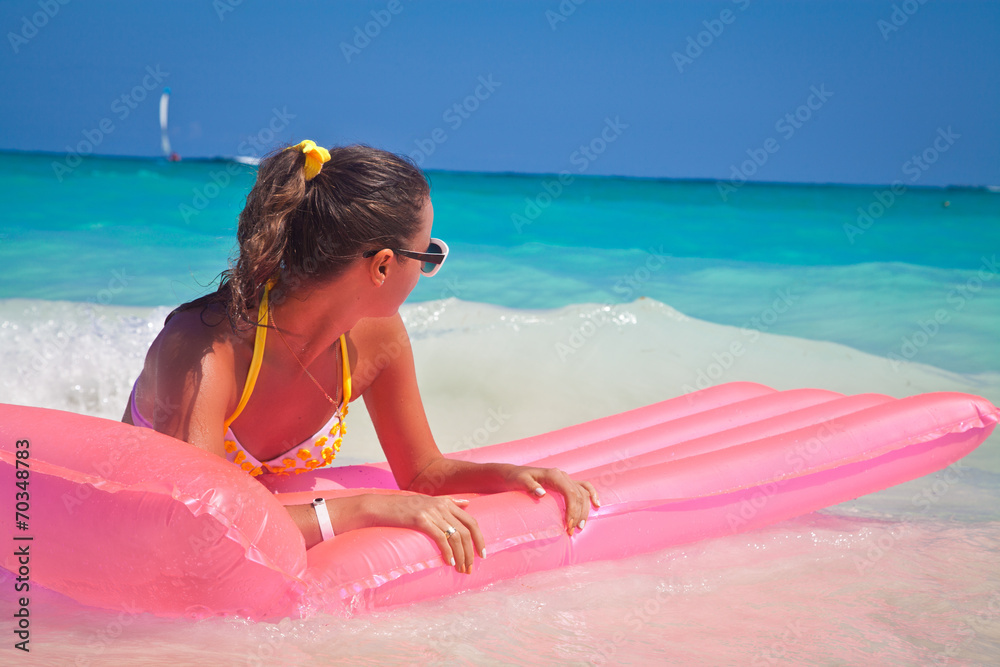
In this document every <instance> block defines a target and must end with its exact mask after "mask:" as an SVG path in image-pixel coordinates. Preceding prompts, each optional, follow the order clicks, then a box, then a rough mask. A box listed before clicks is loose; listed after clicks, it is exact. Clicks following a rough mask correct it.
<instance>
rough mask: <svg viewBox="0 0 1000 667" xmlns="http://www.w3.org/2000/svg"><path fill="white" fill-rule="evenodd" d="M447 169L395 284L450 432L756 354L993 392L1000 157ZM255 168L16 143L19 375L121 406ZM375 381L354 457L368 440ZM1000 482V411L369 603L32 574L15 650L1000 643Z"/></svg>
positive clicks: (103, 408) (83, 404)
mask: <svg viewBox="0 0 1000 667" xmlns="http://www.w3.org/2000/svg"><path fill="white" fill-rule="evenodd" d="M54 164H59V165H62V167H65V168H66V169H63V168H59V169H56V168H54V167H53V165H54ZM429 177H430V180H431V183H432V199H433V202H434V207H435V227H434V234H435V236H439V237H441V238H443V239H445V240H446V241H447V242H448V243H449V245H450V246H451V256H450V257H449V259H448V263H447V264H446V265H445V267H444V268H443V269H442V270H441V272H440V273H439V274H438V275H437V276H435V277H434V278H431V279H422V280H421V281H420V284H419V285H418V287H417V288H416V290H415V291H414V293H413V294H412V295H411V297H410V300H409V302H408V303H407V304H406V305H404V308H403V315H404V319H405V321H406V323H407V327H408V328H409V330H410V334H411V337H412V338H413V339H414V346H415V353H416V357H417V366H418V368H417V370H418V376H419V380H420V385H421V390H422V394H423V396H424V401H425V404H426V407H427V412H428V415H429V418H430V421H431V424H432V428H433V430H434V433H435V437H436V439H437V440H438V442H439V444H440V445H441V447H442V449H443V450H445V451H452V450H455V449H458V448H461V447H466V446H468V443H469V438H470V435H472V436H473V437H478V435H476V434H478V433H481V432H483V429H482V428H479V427H480V426H481V425H482V423H483V420H484V419H485V418H486V415H487V414H488V411H489V410H496V409H497V408H501V409H503V410H504V411H505V414H510V415H511V417H510V419H509V420H508V421H507V422H506V423H505V424H503V427H502V428H500V429H499V430H498V432H497V433H495V434H492V435H491V436H490V439H489V440H484V441H482V442H480V441H479V440H475V443H476V444H489V443H492V442H499V441H503V440H509V439H514V438H517V437H520V436H523V435H528V434H531V433H539V432H543V431H547V430H551V429H554V428H558V427H561V426H564V425H568V424H571V423H576V422H580V421H584V420H586V419H590V418H593V417H597V416H602V415H606V414H612V413H615V412H619V411H621V410H625V409H628V408H631V407H637V406H639V405H644V404H648V403H652V402H655V401H658V400H663V399H666V398H671V397H673V396H677V395H679V394H682V393H685V392H687V391H691V390H693V389H696V388H699V387H703V386H708V385H709V384H716V383H719V382H728V381H736V380H750V381H756V382H761V383H763V384H767V385H770V386H774V387H776V388H779V389H785V388H791V387H797V386H802V387H804V386H814V387H823V388H828V389H833V390H836V391H841V392H844V393H863V392H880V393H886V394H890V395H894V396H905V395H910V394H915V393H920V392H928V391H966V392H971V393H977V394H980V395H983V396H985V397H986V398H988V399H990V400H991V401H993V402H994V403H995V404H998V403H1000V346H998V343H997V341H998V339H1000V265H998V255H1000V188H977V189H973V188H917V187H911V186H910V183H909V181H908V177H907V176H906V175H905V174H903V173H900V175H899V177H900V181H899V182H898V183H896V184H895V186H893V184H891V183H890V184H881V185H872V186H868V187H856V186H852V187H846V186H837V185H786V184H754V183H748V184H745V185H743V186H742V187H739V188H736V189H735V191H724V190H722V189H720V187H719V186H718V184H716V183H715V182H708V181H704V182H703V181H665V180H652V179H622V178H608V177H583V176H578V175H573V176H567V175H564V176H563V177H562V178H560V177H559V175H547V176H545V175H543V176H538V175H530V176H529V175H518V174H472V173H452V172H431V173H430V174H429ZM253 178H254V168H253V167H251V166H247V165H243V164H238V163H235V162H227V161H223V160H217V161H184V162H180V163H166V162H163V161H157V160H145V159H111V158H96V157H92V158H84V159H83V160H82V161H81V162H80V163H79V164H71V163H68V162H67V161H66V158H65V156H62V155H53V154H28V153H0V201H3V213H2V215H0V263H2V265H3V266H4V268H5V271H4V280H2V281H0V360H2V368H3V372H2V374H0V376H2V379H0V402H7V403H22V404H30V405H41V406H46V407H51V408H59V409H65V410H73V411H77V412H83V413H86V414H91V415H94V416H99V417H107V418H112V419H117V418H119V417H120V415H121V412H122V410H123V408H124V406H125V400H126V398H127V396H128V391H129V389H130V387H131V383H132V381H133V380H134V379H135V377H136V375H137V374H138V370H139V368H140V367H141V364H142V359H143V355H144V353H145V349H146V347H147V346H148V345H149V342H150V341H151V340H152V338H153V337H154V336H155V335H156V333H157V331H158V330H159V327H160V326H161V325H162V320H163V317H164V315H165V314H166V313H167V312H169V309H170V308H171V307H172V306H174V305H176V304H178V303H180V302H182V301H186V300H189V299H192V298H194V297H196V296H199V295H200V294H203V293H204V292H205V291H207V290H208V289H210V285H211V283H212V281H213V280H214V279H215V278H216V277H217V276H218V274H219V272H220V271H222V270H224V269H225V268H226V266H227V261H228V258H229V257H230V255H231V253H232V252H233V249H234V242H235V238H234V235H235V223H236V216H237V214H238V212H239V210H240V208H241V206H242V203H243V201H244V198H245V196H246V193H247V192H248V190H249V188H250V186H251V184H252V182H253ZM748 334H749V336H748ZM751 339H752V341H753V342H752V344H748V345H746V353H745V354H744V355H742V356H740V357H733V356H732V355H729V354H728V353H727V352H726V350H728V349H730V344H731V342H732V341H735V340H743V341H747V340H751ZM360 403H361V402H360V401H359V402H358V406H359V407H358V409H357V410H354V409H353V405H352V414H351V418H352V420H354V425H355V426H356V428H352V431H351V435H352V436H353V441H352V442H351V443H345V447H344V450H343V455H344V457H345V460H346V461H347V462H361V461H365V460H373V459H376V458H378V457H379V454H380V451H379V448H378V443H377V440H376V439H375V438H374V434H373V433H372V430H371V427H370V425H366V424H365V420H366V419H367V416H366V414H365V413H364V410H363V407H362V406H361V405H360ZM463 443H464V444H463ZM928 493H929V494H931V495H929V496H928V495H927V494H928ZM918 497H922V498H932V499H933V502H931V503H929V504H928V503H926V502H922V503H917V502H916V501H915V500H914V499H915V498H918ZM998 501H1000V437H998V435H997V434H994V436H992V437H991V438H990V439H989V440H987V441H986V442H985V443H984V444H983V445H982V446H981V447H980V448H979V449H978V450H977V451H976V452H974V453H973V454H971V455H970V456H969V457H967V458H966V459H965V460H964V461H963V462H962V466H961V467H960V468H958V469H957V470H954V469H953V470H950V471H946V472H945V473H941V474H940V475H938V476H932V477H928V478H925V479H922V480H915V481H913V482H910V483H908V484H904V485H901V486H899V487H895V488H894V489H889V490H886V491H884V492H881V493H878V494H873V495H871V496H867V497H864V498H861V499H858V500H856V501H852V502H850V503H845V504H842V505H838V506H836V507H833V508H830V509H828V510H825V511H824V512H820V513H816V514H813V515H809V516H806V517H803V518H800V519H797V520H794V521H790V522H785V523H783V524H779V525H777V526H773V527H771V528H769V529H767V530H763V531H757V532H754V533H749V534H744V535H735V536H731V537H727V538H724V539H720V540H713V541H710V542H706V543H698V544H693V545H687V546H684V547H679V548H674V549H669V550H666V551H663V552H657V553H654V554H649V555H647V556H642V557H639V558H635V559H627V560H623V561H617V562H613V563H593V564H589V565H585V566H578V567H574V568H567V569H565V570H560V571H557V572H549V573H540V574H537V575H532V576H531V577H526V578H524V579H520V580H516V581H511V582H505V583H503V584H498V585H497V586H494V587H491V588H490V589H489V590H486V591H479V592H474V593H468V594H464V595H460V596H454V597H451V598H446V599H443V600H438V601H432V602H428V603H423V604H420V605H415V606H413V607H408V608H404V609H397V610H393V611H389V612H380V613H378V614H372V615H366V616H360V617H356V618H339V617H333V616H328V615H323V614H319V615H316V616H312V617H309V618H304V619H286V620H285V621H282V622H281V623H280V624H270V623H258V624H253V623H248V622H245V621H243V620H240V619H209V620H205V621H197V622H195V621H164V620H160V619H155V618H153V617H150V616H147V615H139V616H135V617H131V616H130V617H128V618H127V619H126V620H127V622H124V621H122V620H121V618H120V616H121V615H120V614H116V613H111V612H107V611H102V610H94V609H88V608H85V607H81V606H79V605H77V604H76V603H73V602H72V601H69V600H66V599H65V598H62V597H61V596H59V595H57V594H54V593H50V592H46V591H42V592H40V593H39V594H37V596H36V597H35V598H33V604H35V605H36V606H35V608H34V611H35V613H36V618H35V625H34V626H33V627H34V628H35V632H36V633H37V634H35V635H34V636H35V637H37V642H38V647H39V648H38V655H37V656H35V655H33V656H31V659H32V660H33V661H34V660H37V661H38V662H29V663H27V664H60V665H61V664H142V665H153V664H171V665H176V664H213V665H214V664H234V665H235V664H239V665H247V664H268V665H311V664H328V663H329V662H331V661H337V663H338V664H445V663H448V664H476V665H479V664H538V662H559V663H564V664H622V663H632V664H653V663H655V664H678V665H689V664H706V665H708V664H712V665H715V664H751V665H773V664H807V665H832V664H880V665H889V664H892V665H910V664H962V665H978V664H996V663H997V662H1000V510H998V509H997V508H998V507H1000V502H998ZM5 576H6V575H5ZM0 591H2V592H0V603H2V604H0V613H3V612H5V611H6V609H7V607H8V606H9V605H11V604H12V595H13V594H12V592H11V591H12V586H11V585H10V582H9V577H7V578H4V577H0ZM112 635H113V636H112ZM428 638H430V639H428ZM0 650H4V651H6V649H0ZM19 658H20V656H19Z"/></svg>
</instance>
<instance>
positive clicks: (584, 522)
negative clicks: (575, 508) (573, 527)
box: [577, 519, 587, 530]
mask: <svg viewBox="0 0 1000 667" xmlns="http://www.w3.org/2000/svg"><path fill="white" fill-rule="evenodd" d="M577 525H578V526H579V527H580V530H583V527H584V526H586V525H587V520H586V519H580V523H578V524H577Z"/></svg>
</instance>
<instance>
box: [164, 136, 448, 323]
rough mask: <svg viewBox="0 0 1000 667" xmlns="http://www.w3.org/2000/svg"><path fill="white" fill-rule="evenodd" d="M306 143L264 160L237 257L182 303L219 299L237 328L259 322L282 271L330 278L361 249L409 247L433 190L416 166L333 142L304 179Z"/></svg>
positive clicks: (300, 277) (242, 219)
mask: <svg viewBox="0 0 1000 667" xmlns="http://www.w3.org/2000/svg"><path fill="white" fill-rule="evenodd" d="M307 143H308V144H311V143H312V142H303V144H299V146H296V147H295V148H297V149H300V150H278V151H276V152H273V153H271V154H270V155H268V156H267V157H266V158H264V160H262V161H261V163H260V166H259V168H258V171H257V182H256V183H255V184H254V186H253V189H251V190H250V194H249V195H247V201H246V206H245V207H244V209H243V211H242V212H240V216H239V224H238V227H237V231H236V240H237V244H238V247H239V251H238V254H237V256H236V258H235V260H234V261H233V262H232V263H231V265H230V268H229V269H228V270H226V271H224V272H223V274H222V279H221V281H220V284H219V288H218V290H216V292H215V293H213V294H211V295H208V296H206V297H203V298H201V299H197V300H196V301H193V302H191V303H189V304H185V306H182V308H185V307H192V306H194V305H199V304H204V305H207V302H215V303H220V304H224V305H225V308H226V314H227V316H228V318H229V321H230V323H231V324H232V326H233V328H234V329H236V328H238V327H241V326H255V325H256V324H257V317H256V315H257V313H256V308H257V303H258V301H259V300H260V296H261V293H262V291H263V288H264V285H265V284H266V283H267V281H268V280H270V279H271V278H275V277H277V276H278V274H279V273H284V274H285V275H286V276H289V277H290V278H292V279H293V280H294V281H295V282H298V283H302V282H309V281H322V280H328V279H330V278H334V277H336V276H337V275H340V274H341V273H343V271H345V270H346V269H347V267H348V266H349V265H350V264H351V262H353V261H355V260H356V259H357V258H358V257H360V256H361V254H362V253H363V252H364V251H366V250H371V249H375V250H379V249H381V248H385V247H404V246H405V245H406V244H407V242H408V241H410V240H411V239H412V238H413V237H414V236H415V235H416V233H417V231H418V230H419V225H420V221H419V214H420V209H421V208H422V207H423V205H424V201H425V200H426V198H427V196H428V195H429V193H430V185H429V184H428V182H427V179H426V177H425V176H424V174H423V173H422V172H421V171H420V169H419V168H418V167H417V166H416V165H414V164H413V163H412V162H410V161H408V160H407V159H406V158H403V157H401V156H398V155H394V154H392V153H388V152H386V151H382V150H379V149H377V148H371V147H369V146H361V145H355V146H344V147H340V148H333V149H331V150H330V151H329V156H330V158H329V160H328V161H324V163H321V164H320V166H321V169H319V171H318V172H316V173H311V176H312V178H310V179H309V180H308V181H307V180H306V166H307V160H308V159H309V156H308V155H307V154H305V153H303V152H302V150H304V149H301V147H302V146H303V145H304V144H307ZM313 147H314V148H313V149H311V150H310V151H309V152H312V153H314V152H315V145H314V144H313ZM323 152H325V151H323ZM314 166H315V164H310V167H314ZM313 171H314V170H313V169H310V172H313Z"/></svg>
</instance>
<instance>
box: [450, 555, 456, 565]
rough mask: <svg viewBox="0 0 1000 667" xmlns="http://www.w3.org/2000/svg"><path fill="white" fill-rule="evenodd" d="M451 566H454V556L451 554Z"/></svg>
mask: <svg viewBox="0 0 1000 667" xmlns="http://www.w3.org/2000/svg"><path fill="white" fill-rule="evenodd" d="M451 566H452V567H455V557H454V556H452V558H451Z"/></svg>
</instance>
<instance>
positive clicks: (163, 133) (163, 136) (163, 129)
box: [160, 88, 170, 160]
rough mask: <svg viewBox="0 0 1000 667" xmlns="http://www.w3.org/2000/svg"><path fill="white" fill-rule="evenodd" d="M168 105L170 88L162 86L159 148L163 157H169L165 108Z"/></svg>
mask: <svg viewBox="0 0 1000 667" xmlns="http://www.w3.org/2000/svg"><path fill="white" fill-rule="evenodd" d="M169 106H170V89H169V88H164V89H163V95H161V96H160V148H162V149H163V157H165V158H167V159H168V160H169V159H170V137H169V136H168V135H167V108H168V107H169Z"/></svg>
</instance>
